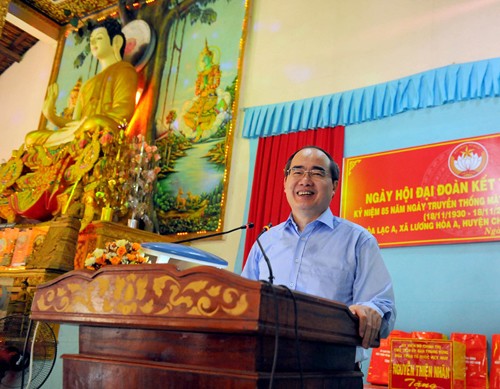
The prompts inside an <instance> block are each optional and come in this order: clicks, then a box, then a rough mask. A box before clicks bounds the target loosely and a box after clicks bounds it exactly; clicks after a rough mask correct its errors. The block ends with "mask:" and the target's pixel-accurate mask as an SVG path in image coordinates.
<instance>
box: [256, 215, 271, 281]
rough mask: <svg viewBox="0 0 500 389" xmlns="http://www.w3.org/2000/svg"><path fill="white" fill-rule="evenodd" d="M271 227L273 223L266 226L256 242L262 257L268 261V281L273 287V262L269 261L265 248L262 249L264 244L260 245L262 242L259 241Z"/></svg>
mask: <svg viewBox="0 0 500 389" xmlns="http://www.w3.org/2000/svg"><path fill="white" fill-rule="evenodd" d="M271 226H272V224H271V223H269V224H268V225H267V226H265V227H264V229H263V230H262V231H261V232H260V234H259V235H258V236H257V238H256V239H255V241H256V242H257V244H258V245H259V249H260V252H261V253H262V256H263V257H264V260H265V261H266V265H267V268H268V270H269V278H268V279H269V283H270V284H271V285H272V284H273V280H274V275H273V268H272V267H271V261H270V260H269V258H268V256H267V254H266V252H265V251H264V247H262V244H261V243H260V240H259V238H260V237H261V236H262V234H263V233H264V232H266V231H269V229H270V228H271Z"/></svg>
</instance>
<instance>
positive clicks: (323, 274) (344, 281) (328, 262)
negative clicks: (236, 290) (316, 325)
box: [241, 146, 396, 362]
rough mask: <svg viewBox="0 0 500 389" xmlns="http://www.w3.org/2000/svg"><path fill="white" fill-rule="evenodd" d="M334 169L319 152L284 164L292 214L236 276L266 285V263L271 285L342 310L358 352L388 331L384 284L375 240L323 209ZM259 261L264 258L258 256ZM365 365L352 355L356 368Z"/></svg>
mask: <svg viewBox="0 0 500 389" xmlns="http://www.w3.org/2000/svg"><path fill="white" fill-rule="evenodd" d="M339 174H340V173H339V167H338V165H337V164H336V163H335V161H334V160H333V158H332V157H331V156H330V155H329V154H328V153H327V152H326V151H324V150H323V149H321V148H319V147H316V146H306V147H304V148H301V149H299V150H298V151H296V152H295V153H294V154H292V155H291V156H290V158H289V159H288V161H287V163H286V166H285V177H284V189H285V194H286V198H287V201H288V203H289V204H290V207H291V209H292V212H291V214H290V216H289V217H288V219H287V220H286V221H285V222H283V223H281V224H279V225H278V226H276V227H273V228H271V229H270V230H269V231H268V232H267V233H266V234H263V235H262V236H261V238H259V242H260V243H261V245H262V250H261V248H260V247H259V245H258V244H257V243H256V244H254V245H253V247H252V249H251V251H250V253H249V255H248V259H247V262H246V264H245V267H244V269H243V272H242V274H241V275H242V276H243V277H246V278H250V279H254V280H261V279H267V278H268V277H269V268H268V265H267V264H266V261H265V255H267V257H268V258H269V261H270V265H271V269H272V272H273V274H274V276H275V281H274V283H275V284H278V285H285V286H287V287H288V288H290V289H293V290H297V291H300V292H304V293H308V294H312V295H316V296H319V297H324V298H327V299H329V300H334V301H338V302H341V303H343V304H346V305H347V306H348V307H349V309H350V310H351V312H352V313H353V314H354V315H356V316H357V317H358V318H359V335H360V336H361V337H362V339H363V341H362V346H363V347H364V348H368V347H369V345H370V344H372V342H373V341H374V340H375V339H376V337H377V336H378V334H379V332H380V336H381V337H387V336H388V335H389V333H390V331H391V330H392V329H393V327H394V322H395V319H396V309H395V303H394V292H393V287H392V281H391V277H390V275H389V273H388V271H387V269H386V267H385V264H384V262H383V259H382V256H381V254H380V249H379V246H378V243H377V241H376V239H375V238H374V237H373V235H371V234H370V233H369V232H368V231H367V230H366V229H364V228H363V227H361V226H359V225H357V224H354V223H352V222H350V221H347V220H345V219H341V218H339V217H337V216H334V215H333V214H332V212H331V210H330V208H329V205H330V202H331V200H332V198H333V196H334V195H335V191H336V189H337V186H338V182H339ZM263 252H264V253H265V255H264V254H263ZM363 359H366V353H365V352H364V351H363V349H361V348H358V350H357V351H356V362H361V361H362V360H363Z"/></svg>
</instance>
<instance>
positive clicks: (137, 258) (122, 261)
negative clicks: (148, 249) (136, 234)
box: [85, 239, 149, 270]
mask: <svg viewBox="0 0 500 389" xmlns="http://www.w3.org/2000/svg"><path fill="white" fill-rule="evenodd" d="M143 263H149V258H148V257H147V256H146V255H144V251H143V250H142V247H141V245H140V244H139V243H131V242H129V241H128V240H126V239H120V240H117V241H116V242H107V243H106V244H105V247H104V249H100V248H97V249H95V250H94V251H93V252H92V253H90V254H88V255H87V258H86V259H85V268H86V269H90V270H98V269H100V268H101V267H103V266H107V265H140V264H143Z"/></svg>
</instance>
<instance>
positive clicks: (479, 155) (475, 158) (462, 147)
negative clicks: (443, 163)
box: [448, 142, 488, 178]
mask: <svg viewBox="0 0 500 389" xmlns="http://www.w3.org/2000/svg"><path fill="white" fill-rule="evenodd" d="M448 165H449V168H450V171H451V172H452V173H453V175H455V176H456V177H459V178H473V177H476V176H477V175H479V174H481V173H482V172H483V170H484V169H485V168H486V166H487V165H488V152H487V151H486V149H485V148H484V146H482V145H481V144H480V143H477V142H467V143H461V144H459V145H458V146H457V147H455V148H454V149H453V151H452V152H451V154H450V157H449V159H448Z"/></svg>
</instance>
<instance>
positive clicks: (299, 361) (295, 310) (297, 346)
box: [280, 285, 305, 389]
mask: <svg viewBox="0 0 500 389" xmlns="http://www.w3.org/2000/svg"><path fill="white" fill-rule="evenodd" d="M280 286H281V287H283V288H285V290H287V291H288V293H290V296H292V300H293V314H294V315H293V324H294V325H293V327H294V332H295V352H296V353H297V365H298V368H299V375H300V387H301V389H304V388H305V386H304V371H303V370H302V357H301V352H300V338H299V322H298V317H299V315H298V308H297V299H296V298H295V295H294V294H293V291H292V290H291V289H290V288H289V287H288V286H286V285H280Z"/></svg>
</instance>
